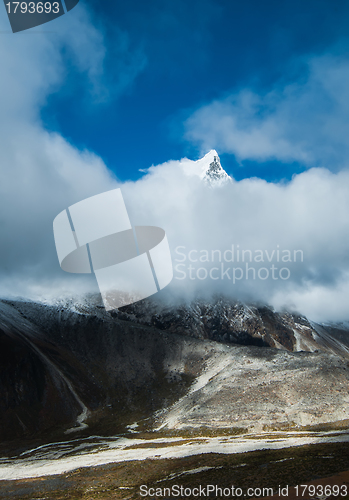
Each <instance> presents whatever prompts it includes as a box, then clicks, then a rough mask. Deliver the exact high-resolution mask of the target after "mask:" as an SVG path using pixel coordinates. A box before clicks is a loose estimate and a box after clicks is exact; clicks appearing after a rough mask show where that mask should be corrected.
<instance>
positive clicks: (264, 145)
mask: <svg viewBox="0 0 349 500" xmlns="http://www.w3.org/2000/svg"><path fill="white" fill-rule="evenodd" d="M75 10H77V8H76V9H74V11H72V13H73V12H75ZM72 13H71V16H72ZM65 17H66V18H67V21H68V18H69V16H63V17H62V19H61V20H57V23H58V22H60V23H61V24H62V25H63V19H64V18H65ZM70 19H71V20H70V21H69V22H70V23H75V25H74V26H75V28H74V30H72V31H71V32H70V33H69V36H68V32H66V31H63V28H62V32H61V31H58V33H56V34H55V35H54V36H51V35H50V34H40V35H39V34H37V35H27V36H25V35H24V34H23V35H19V36H15V37H12V36H7V37H4V38H3V39H2V44H1V46H0V59H1V61H2V71H1V81H0V108H1V110H2V113H1V115H0V130H1V134H0V235H1V237H0V255H1V261H0V283H1V284H0V293H1V294H2V295H4V294H18V295H30V294H31V295H32V296H34V295H38V294H42V293H43V294H44V295H45V296H48V295H49V294H52V293H53V294H61V293H63V292H65V293H70V292H75V291H81V290H86V291H88V290H91V289H92V288H93V289H94V290H96V285H95V281H94V279H93V276H91V277H90V279H87V280H77V279H76V277H75V276H74V275H71V274H67V273H64V272H63V271H61V269H60V268H59V265H58V260H57V257H56V251H55V247H54V241H53V234H52V221H53V219H54V217H55V216H56V215H57V214H58V213H59V212H60V211H61V210H63V209H64V208H66V207H67V206H69V205H71V204H73V203H75V202H77V201H79V200H81V199H84V198H86V197H88V196H91V195H93V194H97V193H99V192H103V191H106V190H108V189H112V188H114V187H116V186H117V185H120V184H118V183H117V181H116V179H115V178H114V177H113V175H112V174H111V172H110V171H109V170H108V169H107V167H106V166H105V164H104V163H103V161H102V160H101V159H100V158H98V157H97V156H95V155H94V154H92V153H90V152H88V151H80V150H78V149H77V148H75V147H74V146H73V145H71V144H69V143H68V142H67V141H66V140H65V139H64V138H63V137H62V136H61V135H59V134H57V133H52V132H48V131H46V130H45V129H44V127H43V125H42V123H41V121H40V109H41V106H42V105H43V104H44V103H45V100H46V98H47V96H48V95H49V94H50V93H51V92H54V91H55V90H56V89H58V88H59V86H60V85H63V84H64V78H65V71H66V67H65V63H64V60H63V56H62V50H61V49H62V47H66V45H65V44H66V43H68V44H69V47H70V48H69V50H72V51H73V52H74V54H75V55H74V57H75V58H76V64H77V66H78V68H79V69H80V70H81V71H83V72H84V73H85V75H86V77H87V81H88V82H89V85H90V86H91V88H92V91H93V93H94V94H96V93H97V94H98V92H101V93H102V94H103V85H104V83H103V79H104V73H103V64H104V58H105V48H104V42H103V37H102V36H101V34H100V33H98V32H96V30H95V28H94V27H93V26H92V25H91V23H90V22H89V21H88V19H87V18H86V17H84V16H82V17H77V18H74V21H73V18H72V17H71V18H70ZM52 24H53V23H52ZM57 26H58V25H57ZM64 29H66V28H64ZM81 33H83V36H82V37H80V34H81ZM74 40H75V41H74ZM81 40H85V42H84V43H86V47H87V52H88V53H89V57H88V58H87V57H86V55H85V54H86V52H84V53H83V48H84V47H85V45H81ZM79 58H80V59H79ZM325 70H326V71H327V77H326V79H324V76H323V75H324V71H325ZM345 70H346V65H345V63H344V62H343V61H341V62H340V63H338V72H337V73H336V71H335V67H334V63H333V60H330V59H326V58H325V59H319V60H318V61H315V62H314V63H313V66H312V69H311V71H310V76H309V78H308V80H307V82H306V83H305V84H304V85H305V86H304V87H302V86H298V87H297V86H296V87H292V88H290V89H288V90H287V89H284V90H283V91H282V92H281V93H279V94H278V93H277V92H276V93H275V92H274V94H273V93H272V94H270V95H269V96H268V97H267V98H265V99H264V98H263V99H261V98H258V97H257V96H255V95H253V94H251V93H241V94H240V95H239V96H237V97H236V99H235V101H234V102H233V100H232V99H230V101H229V103H228V101H226V102H223V103H217V104H216V105H215V106H216V108H214V107H213V108H212V107H209V108H207V109H206V110H202V111H200V112H198V113H204V114H203V115H202V116H204V115H205V113H206V115H207V117H209V116H212V113H211V111H212V109H218V110H219V113H218V112H217V113H216V115H215V116H216V117H217V120H216V122H213V125H212V127H211V128H210V127H209V126H208V125H209V122H208V121H206V122H205V120H204V121H203V127H204V128H203V129H202V130H206V129H207V134H213V135H214V136H215V134H217V132H216V131H217V130H220V129H219V127H220V126H221V125H220V122H219V120H218V117H219V118H221V115H222V113H221V111H220V110H225V109H226V108H227V109H228V111H229V110H230V109H234V110H237V112H238V113H239V120H241V119H242V118H243V121H240V122H239V124H238V125H236V124H237V123H238V122H237V121H236V119H235V118H234V117H233V118H234V120H235V122H234V123H235V125H234V126H235V127H236V128H237V129H238V130H240V129H241V140H239V141H236V142H235V143H234V144H235V146H234V147H232V146H230V145H229V144H230V142H229V140H228V139H229V137H230V135H229V134H228V133H226V134H225V135H224V134H223V129H222V137H223V139H222V137H220V141H221V142H222V144H218V146H217V148H218V150H219V146H221V149H222V148H223V149H224V150H227V148H229V147H232V150H233V151H234V152H236V154H239V155H240V157H247V155H249V154H250V155H251V154H252V155H253V156H252V157H254V158H260V159H263V158H269V157H271V156H273V155H274V156H275V157H277V158H279V159H282V158H288V157H289V155H291V156H292V155H293V157H295V155H296V157H297V158H305V159H306V161H309V164H311V162H312V161H315V160H316V159H317V158H318V155H319V154H320V153H318V152H317V148H316V147H313V146H314V144H315V143H316V141H320V138H322V137H323V135H324V134H325V132H324V131H325V129H326V127H327V128H329V129H330V132H329V133H331V134H332V137H334V139H336V140H338V141H339V143H340V144H341V145H342V150H339V151H342V152H341V154H342V153H343V151H344V152H345V148H346V146H345V144H344V140H343V137H344V135H345V131H346V130H347V128H346V127H347V124H345V123H344V111H343V112H338V113H337V115H333V116H334V118H333V120H334V122H335V125H333V124H331V121H330V120H329V119H326V120H325V118H324V119H323V120H322V122H321V126H320V125H319V126H317V125H316V123H315V122H316V120H317V118H318V115H316V114H314V113H312V112H311V109H310V110H309V109H308V110H307V111H306V110H305V109H304V119H305V124H304V130H305V131H310V130H311V123H315V125H314V127H315V129H314V132H313V136H314V137H315V139H316V140H315V139H314V141H315V142H314V141H313V142H311V141H310V140H309V134H308V136H307V135H306V134H305V133H304V134H303V136H304V137H305V140H304V141H303V142H302V140H301V139H302V134H301V132H298V128H297V126H296V123H298V125H299V123H300V120H298V122H296V121H295V122H294V123H288V120H289V118H290V113H291V112H293V113H296V106H295V105H294V106H293V107H292V106H291V105H290V104H287V102H288V101H287V100H285V99H284V97H285V95H286V94H287V95H289V96H290V100H291V101H292V99H293V102H296V103H298V102H300V100H302V99H303V102H304V106H305V105H306V104H305V103H307V105H308V107H309V106H310V104H309V102H310V97H309V96H310V94H311V93H312V92H313V91H314V92H315V91H316V89H317V85H316V82H320V83H318V86H319V88H320V90H321V92H324V93H325V94H324V95H326V96H327V95H329V96H331V98H329V108H331V106H332V107H333V106H334V103H337V106H338V107H339V103H340V102H341V101H342V99H343V95H344V94H345V92H346V90H345V86H344V84H342V81H341V78H342V77H343V74H344V73H343V72H344V71H345ZM317 71H318V73H319V75H320V76H316V75H317ZM130 78H131V79H132V77H130ZM325 80H326V81H325ZM98 89H101V90H98ZM304 89H306V90H304ZM311 89H315V90H311ZM319 92H320V91H319ZM314 95H315V98H316V96H317V95H320V94H319V93H316V92H315V94H314ZM297 96H298V97H297ZM296 97H297V98H296ZM301 98H302V99H301ZM297 99H298V100H297ZM315 100H316V99H315ZM265 102H268V103H269V104H268V106H266V105H265ZM314 102H315V101H314ZM227 103H228V104H227ZM261 103H262V104H263V106H264V108H263V110H264V111H263V112H264V115H263V117H259V118H258V119H257V123H255V115H256V109H258V107H260V106H262V104H261ZM227 106H228V107H227ZM263 106H262V107H263ZM291 108H292V109H291ZM310 108H311V106H310ZM302 109H303V108H302ZM341 113H343V116H342V115H341ZM206 115H205V116H206ZM325 115H326V113H325ZM198 116H199V114H198V115H197V117H198ZM328 116H329V115H328V113H327V115H326V117H327V118H328ZM331 116H332V115H331ZM338 116H340V117H341V120H342V121H343V124H342V125H343V131H342V130H341V128H340V127H339V128H338V130H337V133H336V134H335V132H334V131H335V127H336V126H337V125H338V123H342V122H341V121H340V120H339V118H338ZM241 117H242V118H241ZM307 117H308V121H307ZM233 118H232V117H231V116H230V114H229V113H228V114H227V117H226V119H227V121H228V122H229V123H231V120H233ZM229 120H230V121H229ZM234 120H233V121H234ZM336 120H337V121H336ZM338 120H339V121H338ZM319 121H321V120H319ZM191 123H195V119H194V118H193V121H192V122H191ZM241 123H243V124H244V125H243V126H242V125H241ZM252 124H254V128H253V127H252ZM205 127H206V129H205ZM215 127H216V128H215ZM251 127H252V128H251ZM287 127H288V128H287ZM194 129H195V127H192V131H194ZM252 129H253V130H255V131H254V136H253V137H255V138H256V139H255V140H254V141H252V144H251V143H250V146H251V148H252V145H253V144H254V145H255V146H254V148H255V149H253V148H252V149H251V151H252V152H249V151H250V149H249V147H250V146H249V140H250V139H249V137H250V136H249V134H250V130H252ZM224 130H227V129H224ZM304 130H303V131H304ZM286 132H287V133H286ZM309 133H310V132H309ZM205 134H206V132H205ZM205 134H204V136H205V140H204V139H203V137H204V136H200V137H201V139H200V141H202V143H205V141H206V135H207V134H206V135H205ZM198 137H199V136H198ZM217 137H218V135H217ZM258 138H259V139H258ZM257 139H258V140H257ZM334 139H333V142H332V144H333V148H334V149H336V148H335V144H336V143H335V140H334ZM341 141H342V142H341ZM208 142H209V141H208ZM330 145H331V141H330V140H327V142H326V141H324V144H323V150H325V151H327V152H328V154H329V152H330V150H331V147H330ZM311 146H312V147H311ZM320 146H321V144H320ZM239 148H240V149H239ZM238 149H239V151H240V153H237V150H238ZM336 151H337V149H336ZM343 154H344V153H343ZM187 166H188V160H186V161H184V162H182V163H181V162H176V161H170V162H168V163H165V164H163V165H159V166H156V167H152V168H151V169H149V171H148V173H147V174H146V175H145V176H144V177H143V178H141V179H140V180H138V181H137V182H129V183H125V184H124V185H122V191H123V194H124V199H125V201H126V205H127V208H128V210H129V213H130V218H131V221H132V222H133V224H135V225H159V226H160V227H163V228H164V229H165V230H166V232H167V234H168V239H169V243H170V246H171V250H172V253H173V258H174V259H176V258H179V256H178V254H176V252H175V249H176V247H177V246H179V245H180V246H184V247H185V250H183V249H182V251H184V252H185V253H186V254H188V252H189V250H192V249H194V250H201V249H206V250H221V251H222V252H224V251H225V250H227V249H230V248H231V245H232V244H235V245H240V249H251V250H253V251H254V250H256V249H262V250H263V251H264V250H268V251H269V252H271V251H272V250H273V249H274V250H275V249H276V248H277V245H279V248H280V249H289V250H291V251H293V250H294V249H301V250H302V251H303V252H304V261H303V262H296V263H292V265H290V269H291V276H290V279H289V280H286V281H282V280H280V279H279V280H272V279H268V280H266V281H262V280H255V281H254V280H252V279H250V280H240V281H237V282H236V284H235V285H233V283H232V280H230V281H229V280H227V279H225V280H212V279H211V280H210V279H207V280H202V281H201V280H199V279H195V280H190V279H187V280H184V281H182V280H178V279H175V280H174V281H173V283H172V284H171V285H170V286H169V287H168V289H167V293H170V294H171V297H172V298H173V297H188V298H190V297H193V296H194V295H195V294H197V293H203V294H212V293H216V292H225V293H227V294H230V295H231V296H234V297H241V298H249V299H251V300H260V301H263V302H272V303H275V304H276V305H278V306H282V305H288V304H291V305H292V304H293V305H294V306H295V307H297V308H298V309H299V310H300V311H301V312H304V313H309V314H310V315H311V316H312V317H313V318H315V319H316V318H320V317H321V318H327V319H343V318H347V316H348V315H347V305H346V297H347V293H346V291H347V290H348V289H349V285H348V283H349V279H348V272H349V269H348V268H349V219H348V215H347V214H348V213H349V173H348V171H345V170H343V171H340V172H338V173H331V172H330V171H329V170H327V169H319V168H317V169H315V168H314V169H310V170H309V171H307V172H306V173H303V174H301V175H298V176H296V177H294V179H293V180H292V181H291V182H290V183H288V184H272V183H267V182H265V181H263V180H261V179H246V180H243V181H241V182H235V181H234V182H232V183H229V184H227V185H225V186H223V187H221V188H219V189H211V188H209V187H208V186H207V185H205V183H203V182H202V181H201V180H200V179H199V178H198V177H195V176H193V175H191V176H188V175H187V174H186V167H187ZM174 264H175V265H176V264H178V262H176V261H174ZM186 264H189V262H188V261H187V262H186ZM193 265H195V267H196V268H197V266H198V265H200V266H201V267H205V266H206V267H207V269H210V267H212V265H215V264H214V263H202V264H201V263H199V264H197V263H193ZM229 265H230V264H229V263H228V265H227V267H228V266H229ZM275 265H278V264H277V263H275ZM230 267H232V266H231V265H230ZM268 267H269V266H268ZM175 275H176V276H177V277H178V272H176V273H175Z"/></svg>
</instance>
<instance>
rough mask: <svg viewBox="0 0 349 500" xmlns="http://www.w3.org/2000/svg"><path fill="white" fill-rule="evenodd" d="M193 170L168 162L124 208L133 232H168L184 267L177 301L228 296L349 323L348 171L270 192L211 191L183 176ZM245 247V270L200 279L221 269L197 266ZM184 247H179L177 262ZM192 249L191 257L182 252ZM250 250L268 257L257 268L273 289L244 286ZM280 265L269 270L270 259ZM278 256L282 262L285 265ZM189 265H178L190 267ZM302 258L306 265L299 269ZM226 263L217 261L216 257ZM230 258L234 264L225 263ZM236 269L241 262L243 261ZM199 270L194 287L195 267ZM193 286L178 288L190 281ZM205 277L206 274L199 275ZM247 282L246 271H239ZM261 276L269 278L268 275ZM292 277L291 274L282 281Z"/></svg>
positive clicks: (257, 185)
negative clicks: (152, 228)
mask: <svg viewBox="0 0 349 500" xmlns="http://www.w3.org/2000/svg"><path fill="white" fill-rule="evenodd" d="M187 161H188V160H186V161H184V162H182V163H180V162H168V163H166V164H163V165H160V166H158V167H153V168H152V169H150V171H149V173H148V175H147V176H145V177H144V178H143V179H141V180H140V181H138V182H136V183H128V184H125V185H123V186H122V190H123V193H124V198H125V201H126V204H127V207H128V209H129V212H130V216H131V220H132V222H133V223H134V224H137V225H138V224H154V225H159V226H161V227H163V228H164V229H165V230H166V232H167V234H168V239H169V242H170V246H171V250H172V256H173V261H174V265H175V266H178V265H179V267H177V271H176V272H175V279H174V280H173V282H172V284H171V285H170V287H169V289H168V291H167V293H169V292H170V294H171V297H172V298H173V297H188V298H192V297H194V296H195V295H197V294H204V295H205V294H208V295H211V294H214V293H226V294H228V295H230V296H232V297H238V298H241V299H244V300H252V301H260V302H263V303H265V302H268V303H271V304H274V305H275V306H277V307H278V308H280V307H282V306H285V307H293V308H295V309H297V310H299V311H300V312H302V313H304V314H307V313H308V314H310V315H311V317H312V318H313V319H320V318H321V319H324V318H326V319H333V320H334V319H338V320H339V319H344V318H347V317H348V312H347V311H348V306H347V299H346V297H347V294H346V292H345V291H346V290H347V289H348V288H349V218H348V213H349V171H347V170H343V171H341V172H338V173H332V172H330V171H329V170H327V169H322V168H312V169H310V170H308V171H307V172H305V173H302V174H300V175H297V176H295V177H294V178H293V180H292V181H291V182H289V183H288V184H283V183H280V184H273V183H267V182H266V181H264V180H261V179H257V178H253V179H245V180H242V181H240V182H236V181H234V182H232V183H228V184H226V185H225V186H223V187H221V188H217V189H212V188H210V187H208V186H206V185H204V183H203V182H202V181H201V180H200V178H199V177H194V176H188V175H186V173H185V169H186V163H187ZM232 245H235V251H236V250H237V245H239V249H240V262H239V263H238V262H236V261H235V263H231V262H227V263H225V262H223V264H224V270H226V269H227V268H230V271H229V273H228V275H230V279H229V278H228V275H226V276H225V278H224V279H221V271H213V274H212V276H213V277H217V276H219V277H220V279H218V280H214V279H211V278H209V277H208V278H207V279H204V280H200V279H199V278H198V277H197V274H196V273H197V270H198V268H200V267H201V268H202V267H204V268H206V269H207V270H208V271H210V269H212V268H213V267H219V268H220V266H221V263H219V262H217V260H215V261H214V262H212V259H211V257H210V262H200V261H197V262H190V259H189V251H190V250H194V252H193V253H192V258H193V259H198V258H199V257H200V255H205V254H203V253H202V252H201V253H200V251H201V250H207V251H208V252H209V255H210V256H211V251H212V250H220V251H221V254H222V260H224V259H223V255H224V251H225V250H228V249H231V248H232ZM177 246H181V247H182V248H180V250H179V251H180V252H181V254H179V253H178V252H176V248H177ZM183 247H185V248H183ZM242 250H251V251H252V255H253V257H254V256H255V255H256V253H255V251H257V250H262V251H263V253H264V262H263V263H256V262H252V263H249V264H250V266H249V267H255V269H256V273H258V269H259V268H260V267H266V268H267V269H268V270H269V278H268V279H267V280H261V279H258V274H257V275H256V276H257V277H256V279H255V280H253V272H252V271H251V272H250V275H249V276H250V277H249V279H248V280H246V279H245V276H246V271H245V269H246V261H249V253H248V252H246V253H245V256H246V257H245V260H246V261H245V262H244V263H242V262H241V260H242V253H241V252H242ZM273 250H274V257H273V260H272V262H268V258H267V256H266V254H265V251H268V255H269V256H270V255H272V252H273ZM277 250H279V252H280V253H279V255H280V259H279V262H278V261H277ZM283 250H289V251H290V252H291V258H292V260H294V253H293V252H294V251H295V250H301V253H298V254H297V259H296V262H291V263H288V262H282V261H281V257H282V256H285V255H287V254H285V253H282V251H283ZM182 254H185V257H186V260H185V262H180V261H182V260H183V259H184V257H183V255H182ZM301 255H303V260H301ZM216 257H218V253H217V254H216ZM227 257H228V258H230V255H229V254H227ZM235 259H237V254H236V253H235ZM273 264H274V266H275V267H276V268H277V271H275V276H278V273H279V271H280V269H281V268H282V267H287V268H289V270H290V278H289V279H287V280H282V279H280V278H278V279H275V280H274V279H272V272H271V270H270V268H271V265H273ZM189 265H192V266H193V268H194V269H193V271H192V276H193V277H194V278H195V279H190V277H189V268H188V266H189ZM234 267H235V268H238V267H239V268H242V270H243V271H244V277H243V279H241V280H236V283H235V284H234V283H233V268H234ZM183 271H184V272H185V273H186V276H187V277H186V279H185V280H179V279H176V276H177V278H178V277H183V274H182V272H183ZM200 273H201V274H200V277H202V276H204V275H205V271H200ZM236 276H237V277H238V276H240V271H236ZM262 276H263V274H262ZM283 276H284V277H285V276H287V271H283Z"/></svg>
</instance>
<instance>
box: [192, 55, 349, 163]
mask: <svg viewBox="0 0 349 500" xmlns="http://www.w3.org/2000/svg"><path fill="white" fill-rule="evenodd" d="M303 65H304V62H303ZM348 78H349V61H348V59H347V58H345V57H335V56H330V55H326V56H322V57H314V58H313V59H311V60H310V61H309V62H308V63H307V64H306V65H304V71H303V73H302V77H301V78H300V79H299V80H298V81H295V82H293V83H288V84H284V83H283V84H281V83H278V84H277V85H275V87H274V88H273V89H271V91H270V92H268V93H265V94H258V93H256V92H253V91H252V90H248V89H243V90H241V91H240V92H237V93H233V94H231V95H229V96H226V97H224V98H222V99H218V100H215V101H213V102H211V103H209V104H207V105H205V106H203V107H201V108H199V109H198V110H197V111H195V112H194V113H193V114H192V116H190V117H189V118H188V120H187V121H186V138H187V139H188V140H189V141H190V142H192V143H195V144H197V145H199V146H200V147H201V148H202V149H203V150H207V149H210V148H215V149H217V150H218V151H219V152H220V153H223V152H226V153H232V154H234V155H236V157H237V158H238V159H239V160H245V159H251V160H257V161H265V160H273V159H276V160H280V161H282V162H290V161H299V162H301V163H303V164H306V165H307V166H326V167H328V168H331V169H337V168H338V167H342V166H344V165H346V164H347V158H348V153H349V143H348V140H347V138H348V135H349V123H348V118H347V117H348V112H349V87H348V85H347V82H348Z"/></svg>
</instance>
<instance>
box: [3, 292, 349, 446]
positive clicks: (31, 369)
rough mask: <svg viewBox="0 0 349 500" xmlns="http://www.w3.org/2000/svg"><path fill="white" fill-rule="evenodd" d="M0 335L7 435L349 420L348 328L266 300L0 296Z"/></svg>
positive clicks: (46, 436)
mask: <svg viewBox="0 0 349 500" xmlns="http://www.w3.org/2000/svg"><path fill="white" fill-rule="evenodd" d="M330 328H331V329H332V330H331V332H330V330H329V329H330ZM335 335H337V338H335ZM0 342H1V347H2V350H1V364H0V394H1V397H0V423H1V425H0V429H1V440H2V441H6V440H11V439H15V438H30V437H35V438H37V437H38V436H40V435H41V436H42V439H43V440H47V439H51V438H52V432H55V433H56V435H57V438H59V436H63V435H64V433H67V432H69V433H71V435H72V436H76V433H79V435H86V434H93V433H99V434H111V433H114V434H115V433H118V432H121V431H125V429H126V428H127V426H129V425H132V424H134V423H135V422H137V424H135V425H134V426H133V429H135V428H138V429H145V428H148V429H149V428H169V429H171V428H172V429H178V428H185V427H190V428H198V427H202V426H204V427H209V428H213V429H214V428H218V427H224V428H226V427H229V428H232V427H233V428H235V427H239V428H241V427H242V428H246V429H249V430H261V428H264V427H278V426H285V427H287V426H290V427H292V426H304V425H316V424H320V423H321V424H322V423H334V422H342V423H345V422H346V421H347V419H349V411H348V407H349V406H348V402H349V401H348V389H349V385H348V380H349V371H348V370H347V368H348V361H347V359H346V357H347V352H348V348H347V345H346V342H347V340H346V336H345V329H344V327H343V326H342V330H340V329H338V328H335V327H334V326H331V327H328V326H323V325H322V326H321V325H315V324H313V323H310V322H309V321H308V320H307V319H306V318H303V317H300V316H298V315H296V314H290V313H286V312H285V313H276V312H274V311H272V310H271V309H270V308H268V307H257V306H247V305H244V304H240V303H234V302H230V301H228V300H226V299H223V298H218V299H217V300H216V301H215V302H213V303H205V302H202V301H198V302H195V303H193V304H190V305H182V306H178V307H177V308H173V307H172V308H170V307H167V306H164V305H162V306H160V305H159V304H157V303H155V302H153V301H150V300H147V301H143V302H140V303H137V304H133V305H132V306H127V307H125V308H123V310H120V311H116V312H112V313H108V312H106V311H105V310H104V308H103V307H102V306H101V305H100V302H99V299H98V298H96V297H85V298H82V299H79V300H69V301H63V300H62V301H58V302H56V303H55V304H51V305H49V304H44V303H40V304H39V303H34V302H25V301H0ZM275 347H276V348H275ZM295 351H308V352H295ZM314 351H318V352H314ZM137 426H138V427H137ZM73 431H75V433H74V432H73Z"/></svg>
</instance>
